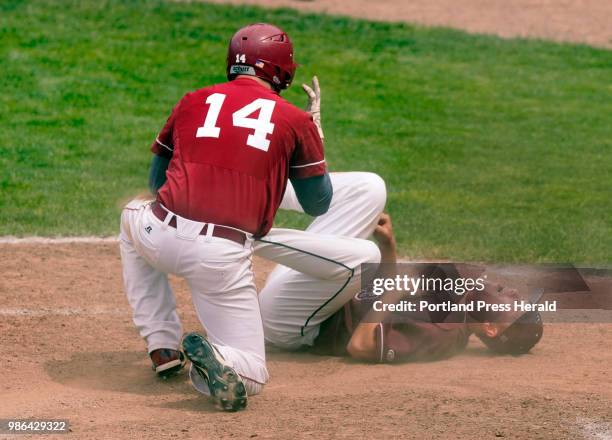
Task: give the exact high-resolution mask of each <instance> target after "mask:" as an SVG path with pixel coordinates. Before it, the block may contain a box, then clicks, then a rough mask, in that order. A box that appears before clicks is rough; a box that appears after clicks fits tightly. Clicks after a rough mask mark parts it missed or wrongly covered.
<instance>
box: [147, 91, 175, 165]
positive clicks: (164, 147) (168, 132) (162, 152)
mask: <svg viewBox="0 0 612 440" xmlns="http://www.w3.org/2000/svg"><path fill="white" fill-rule="evenodd" d="M179 105H180V102H179V103H178V104H176V105H175V106H174V109H172V113H170V116H169V117H168V120H167V121H166V123H165V124H164V127H163V128H162V129H161V131H160V132H159V134H158V135H157V137H156V138H155V141H153V145H151V152H152V153H153V154H157V155H158V156H163V157H172V153H173V152H174V141H173V136H174V121H175V119H176V113H177V109H178V107H179Z"/></svg>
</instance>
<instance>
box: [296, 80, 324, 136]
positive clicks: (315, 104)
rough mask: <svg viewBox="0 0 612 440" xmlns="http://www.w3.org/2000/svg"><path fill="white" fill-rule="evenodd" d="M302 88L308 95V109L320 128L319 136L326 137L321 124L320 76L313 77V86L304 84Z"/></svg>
mask: <svg viewBox="0 0 612 440" xmlns="http://www.w3.org/2000/svg"><path fill="white" fill-rule="evenodd" d="M302 88H303V89H304V91H305V92H306V94H307V95H308V105H307V106H306V111H307V112H308V113H310V115H311V116H312V120H313V121H314V123H315V125H316V126H317V129H318V130H319V136H321V139H324V138H325V136H323V127H322V126H321V87H319V78H317V77H316V75H315V76H313V77H312V87H310V86H308V85H306V84H302Z"/></svg>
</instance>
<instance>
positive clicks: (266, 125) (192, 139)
mask: <svg viewBox="0 0 612 440" xmlns="http://www.w3.org/2000/svg"><path fill="white" fill-rule="evenodd" d="M151 151H153V153H155V154H158V155H162V156H167V157H171V158H172V159H171V161H170V165H169V167H168V171H167V172H166V176H167V181H166V183H165V184H164V185H163V186H162V187H161V188H160V189H159V192H158V200H159V201H160V202H161V203H162V204H163V205H164V206H165V207H166V208H168V209H169V210H170V211H172V212H174V213H176V214H178V215H180V216H181V217H185V218H188V219H191V220H195V221H200V222H208V223H214V224H219V225H225V226H231V227H234V228H238V229H242V230H243V231H247V232H250V233H252V234H254V235H255V236H258V237H260V236H263V235H265V234H267V233H268V231H269V230H270V228H271V227H272V222H273V220H274V216H275V214H276V211H277V209H278V206H279V205H280V202H281V200H282V197H283V195H284V193H285V188H286V186H287V179H288V178H298V179H301V178H306V177H312V176H320V175H323V174H324V173H325V169H326V167H325V159H324V155H323V144H322V141H321V138H320V137H319V134H318V132H317V128H316V126H315V124H314V122H313V121H312V118H311V116H310V115H309V114H308V113H306V112H304V111H302V110H300V109H298V108H297V107H295V106H294V105H292V104H290V103H289V102H287V101H286V100H284V99H283V98H281V97H280V96H279V95H278V94H277V93H275V92H274V91H272V90H269V89H268V88H266V87H264V86H263V85H261V84H259V83H257V82H256V81H254V80H252V79H249V78H238V79H235V80H234V81H230V82H227V83H223V84H217V85H214V86H210V87H206V88H203V89H200V90H197V91H195V92H192V93H188V94H187V95H185V96H184V97H183V98H182V99H181V100H180V101H179V103H178V104H177V105H176V106H175V107H174V110H173V111H172V114H171V115H170V117H169V118H168V121H167V122H166V125H165V126H164V128H163V129H162V131H161V132H160V133H159V136H158V137H157V139H156V140H155V142H154V143H153V146H152V147H151Z"/></svg>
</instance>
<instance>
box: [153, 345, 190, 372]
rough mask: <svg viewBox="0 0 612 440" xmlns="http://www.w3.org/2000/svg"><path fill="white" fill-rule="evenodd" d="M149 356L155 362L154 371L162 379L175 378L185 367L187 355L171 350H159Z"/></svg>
mask: <svg viewBox="0 0 612 440" xmlns="http://www.w3.org/2000/svg"><path fill="white" fill-rule="evenodd" d="M149 356H150V357H151V361H152V362H153V366H152V368H153V371H155V372H156V373H157V375H158V376H159V377H161V378H162V379H167V378H169V377H171V376H174V375H175V374H177V373H178V372H179V371H181V369H182V368H183V367H184V366H185V355H183V353H181V352H180V351H177V350H172V349H170V348H158V349H157V350H153V351H152V352H151V353H150V354H149Z"/></svg>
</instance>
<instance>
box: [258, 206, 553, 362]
mask: <svg viewBox="0 0 612 440" xmlns="http://www.w3.org/2000/svg"><path fill="white" fill-rule="evenodd" d="M374 237H375V238H376V240H377V242H378V243H379V246H380V249H381V254H382V262H383V263H387V264H386V265H385V266H386V267H389V266H390V265H393V264H395V263H396V262H397V255H396V248H395V239H394V236H393V229H392V226H391V219H390V217H389V216H388V215H386V214H383V215H381V219H380V221H379V225H378V226H377V228H376V230H375V231H374ZM449 266H450V267H451V269H450V270H449ZM418 267H419V270H421V273H423V274H424V273H427V274H429V275H428V276H429V277H432V278H434V277H439V278H447V277H448V276H449V275H450V276H455V277H459V276H462V275H463V276H466V275H469V270H470V269H471V268H470V266H467V265H436V264H431V265H418ZM442 268H443V269H442ZM451 271H454V272H455V273H449V272H451ZM413 276H414V277H416V278H418V277H419V276H420V274H419V273H414V274H413ZM431 295H432V294H431V293H429V294H425V295H423V296H422V298H427V300H428V301H431V298H437V295H439V292H438V293H434V294H433V295H434V296H433V297H432V296H431ZM446 298H447V299H451V300H454V301H456V302H466V303H467V302H470V301H476V300H484V301H486V302H487V303H489V304H512V303H513V302H514V301H515V300H517V299H519V297H518V293H517V292H516V290H514V289H509V288H505V287H502V286H500V285H498V284H495V283H489V282H485V290H484V292H477V293H476V292H475V291H472V292H467V293H465V294H464V295H463V296H460V297H458V296H456V295H447V296H446ZM380 299H381V297H379V296H376V295H373V294H371V293H368V292H366V291H361V292H359V293H358V294H357V295H355V296H354V297H353V298H352V299H351V301H350V302H349V303H347V304H346V305H345V306H344V307H343V308H342V309H341V310H339V311H338V312H336V313H335V314H334V315H333V316H332V317H331V318H329V319H328V320H327V321H325V322H324V323H323V324H322V325H321V331H320V334H319V336H318V337H317V339H316V340H315V343H314V350H313V351H314V352H316V353H320V354H332V355H337V356H350V357H352V358H354V359H359V360H364V361H374V362H392V361H395V362H398V361H424V360H436V359H442V358H447V357H450V356H452V355H454V354H456V353H459V352H460V351H462V350H463V349H464V348H465V347H466V345H467V342H468V338H469V336H470V335H471V334H474V335H476V336H477V337H478V338H479V339H480V340H481V341H482V342H483V343H484V344H485V345H486V346H487V347H489V348H490V349H491V350H493V351H494V352H496V353H500V354H513V355H519V354H524V353H527V352H528V351H529V350H530V349H531V348H532V347H533V346H535V345H536V344H537V343H538V342H539V340H540V338H541V337H542V333H543V326H542V319H541V316H540V314H539V313H538V312H526V313H523V314H518V315H517V314H516V313H515V312H491V311H488V312H473V313H468V312H454V313H450V314H448V315H447V316H446V317H445V319H439V318H440V317H439V316H437V317H436V316H434V315H433V314H429V313H422V312H414V313H411V312H406V311H402V312H399V313H395V314H393V313H390V312H386V311H385V312H377V311H376V310H374V309H373V307H372V305H373V303H374V301H377V300H380ZM402 299H410V300H413V301H418V300H419V298H418V295H417V296H416V297H405V296H402V295H401V294H397V295H395V294H391V295H390V297H387V298H386V299H385V301H386V302H388V303H397V302H399V301H400V300H402ZM264 325H265V323H264Z"/></svg>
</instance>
